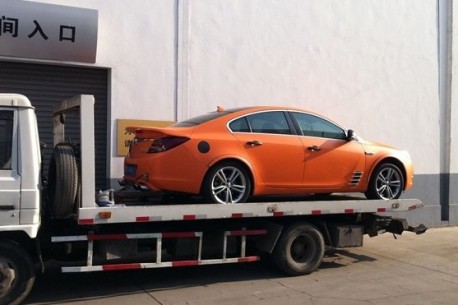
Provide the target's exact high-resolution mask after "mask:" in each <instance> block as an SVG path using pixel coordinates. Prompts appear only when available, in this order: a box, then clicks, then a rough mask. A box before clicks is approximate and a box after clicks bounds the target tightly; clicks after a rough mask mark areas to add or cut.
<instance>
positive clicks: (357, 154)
mask: <svg viewBox="0 0 458 305" xmlns="http://www.w3.org/2000/svg"><path fill="white" fill-rule="evenodd" d="M292 117H293V118H294V119H295V121H296V122H297V125H298V127H299V128H300V130H301V131H302V134H303V135H302V136H300V139H301V141H302V143H303V145H304V152H305V162H304V179H303V184H304V187H305V188H306V189H323V190H330V191H338V190H349V189H352V188H354V189H357V187H358V186H359V185H360V184H359V183H360V180H361V177H362V176H363V174H364V173H363V170H364V162H365V161H364V160H365V155H364V149H363V147H362V145H361V144H360V143H359V142H357V141H355V140H348V139H347V138H346V133H345V130H344V129H342V128H341V127H339V126H337V125H335V124H334V123H332V122H330V121H328V120H326V119H324V118H321V117H318V116H315V115H312V114H308V113H302V112H292Z"/></svg>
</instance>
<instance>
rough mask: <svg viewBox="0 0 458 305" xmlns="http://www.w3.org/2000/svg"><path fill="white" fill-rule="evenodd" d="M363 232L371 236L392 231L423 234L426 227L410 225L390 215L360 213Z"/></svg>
mask: <svg viewBox="0 0 458 305" xmlns="http://www.w3.org/2000/svg"><path fill="white" fill-rule="evenodd" d="M362 217H363V218H362V220H363V224H364V229H365V232H366V233H367V234H368V235H369V236H371V237H373V236H377V235H378V234H379V233H385V232H389V233H393V234H398V235H401V234H402V233H403V232H404V231H408V232H413V233H415V234H417V235H418V234H423V233H425V232H426V230H427V229H428V228H427V227H426V226H425V225H423V224H421V225H419V226H416V227H413V226H410V225H409V224H408V222H407V220H406V219H403V218H393V217H390V216H380V215H376V214H365V215H362Z"/></svg>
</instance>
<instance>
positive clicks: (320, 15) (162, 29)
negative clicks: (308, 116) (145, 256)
mask: <svg viewBox="0 0 458 305" xmlns="http://www.w3.org/2000/svg"><path fill="white" fill-rule="evenodd" d="M15 2H18V3H24V2H27V1H24V2H23V1H20V0H15ZM35 2H36V3H42V4H52V5H61V6H66V7H70V9H71V8H84V9H89V10H92V11H96V12H97V15H98V16H97V18H98V19H97V20H98V28H97V51H96V56H95V61H94V62H79V61H72V60H60V59H40V58H33V56H29V57H27V58H25V57H21V56H15V55H14V54H13V55H11V54H6V55H5V53H3V55H0V91H2V92H4V91H7V90H12V88H13V87H8V85H5V84H6V83H7V82H5V83H4V84H3V85H2V79H5V78H8V74H5V75H4V76H3V78H2V76H1V73H2V72H1V70H3V71H6V70H7V69H9V70H8V71H13V72H9V73H13V74H14V73H16V72H15V71H16V70H21V71H22V73H24V75H29V74H30V73H27V71H29V70H30V69H32V70H34V71H35V72H34V73H35V74H36V75H37V76H36V77H37V78H36V79H37V80H41V79H44V80H45V79H46V77H47V76H46V75H47V71H51V70H52V71H54V70H53V69H55V70H56V72H55V73H56V75H57V76H56V77H57V78H59V77H60V78H64V77H67V76H65V75H67V74H75V73H76V74H77V73H80V72H81V73H83V74H84V73H86V72H85V71H89V72H90V73H89V72H88V73H89V74H88V75H91V76H90V77H92V75H93V74H92V72H93V73H95V74H97V75H98V76H97V77H99V78H98V79H100V83H101V85H100V88H99V89H98V90H101V91H103V92H106V94H105V95H103V92H102V93H100V95H101V96H103V98H102V100H103V101H104V102H103V103H104V105H100V107H101V108H100V110H99V112H100V113H101V115H102V116H104V118H103V119H101V122H102V121H103V124H102V125H101V126H100V127H99V129H100V130H99V132H100V133H101V134H102V136H103V137H104V140H105V141H104V142H103V141H101V143H103V145H102V146H103V147H101V148H100V149H99V150H100V151H103V152H102V156H105V157H106V158H105V159H104V160H103V161H101V162H102V163H104V164H102V165H103V166H102V165H101V166H102V168H103V170H102V172H103V173H102V179H105V180H106V181H107V186H109V185H110V184H111V185H113V186H114V185H115V183H116V181H117V180H118V179H120V178H121V177H122V175H123V157H122V156H119V155H118V153H117V148H118V145H121V144H122V143H118V142H119V140H118V134H117V133H118V130H117V123H118V120H121V119H139V120H158V121H160V120H173V121H175V120H182V119H186V118H188V117H191V116H195V115H198V114H202V113H205V112H209V111H212V110H214V109H216V106H218V105H220V106H223V107H236V106H245V105H288V106H298V107H301V108H305V109H309V110H312V111H316V112H319V113H322V114H324V115H325V116H328V117H330V118H332V119H333V120H335V121H337V122H339V123H340V124H342V125H343V126H346V127H347V128H351V129H354V130H356V132H357V133H358V135H360V136H361V137H363V138H365V139H368V140H373V141H377V142H385V143H389V144H392V145H393V146H396V147H399V148H403V149H406V150H408V151H409V152H410V153H411V156H412V158H413V161H414V164H415V180H414V188H413V189H412V190H411V191H409V192H407V193H406V194H404V197H405V198H419V199H421V200H422V201H423V202H425V204H426V207H425V208H423V209H421V210H418V211H415V212H414V213H412V214H411V215H410V216H409V217H410V218H411V221H413V222H414V223H425V224H427V225H429V226H442V225H456V224H458V188H457V187H456V186H457V185H458V144H457V142H458V128H457V126H456V125H457V124H458V123H457V122H458V110H456V108H457V106H458V96H457V93H458V91H457V89H456V88H458V83H457V82H458V80H457V78H454V77H453V75H458V64H457V61H456V60H454V58H458V41H457V39H454V38H455V33H458V26H457V24H454V23H453V19H455V18H454V17H457V18H458V7H457V6H453V3H452V0H420V1H419V0H384V1H379V0H288V1H282V0H130V1H125V0H110V1H102V0H98V1H94V0H39V1H38V0H37V1H35ZM2 16H4V17H5V18H8V17H10V18H13V17H11V16H6V15H5V14H3V15H2V2H0V17H2ZM49 18H51V19H52V18H53V16H52V15H51V16H49ZM4 20H5V19H4ZM3 30H4V28H3ZM1 31H2V29H1V28H0V32H1ZM8 34H11V31H10V32H8V31H6V32H5V31H4V32H3V36H5V35H8ZM76 35H78V33H76ZM0 38H1V37H0ZM2 67H3V69H2ZM53 73H54V72H53ZM83 74H81V75H83ZM40 75H41V76H40ZM58 75H61V76H58ZM62 75H64V76H62ZM84 75H86V74H84ZM69 77H70V76H69ZM90 77H89V76H87V78H90ZM78 78H79V79H80V80H81V79H84V78H86V76H80V77H78ZM78 81H79V80H78ZM75 82H76V81H75ZM37 83H40V81H24V83H21V78H18V80H17V81H16V83H15V86H17V87H19V88H20V86H24V87H27V86H29V87H33V89H34V90H36V91H33V92H38V91H40V90H41V89H40V90H38V89H36V88H35V87H34V86H37V85H36V84H37ZM71 83H74V82H73V81H72V80H71V79H69V81H68V85H65V86H66V87H65V88H71ZM80 86H82V87H81V88H85V87H84V86H85V85H84V83H82V84H81V85H80ZM50 87H52V85H50V84H46V85H44V87H43V88H42V90H41V91H45V89H47V88H50ZM14 88H15V87H14ZM87 88H88V87H87ZM50 89H52V90H55V89H56V88H50ZM74 90H80V91H82V89H80V88H74ZM94 90H95V89H94ZM63 91H65V90H63ZM68 92H69V94H70V93H72V92H73V91H71V90H68ZM19 93H25V94H27V90H25V89H24V91H23V92H19ZM80 93H89V94H91V90H89V89H88V92H80ZM59 96H65V92H61V93H60V95H59ZM70 96H71V95H70ZM70 96H68V97H70ZM96 98H97V96H96ZM31 99H32V103H34V100H33V98H31ZM37 99H38V98H37ZM40 99H42V100H43V103H44V104H45V102H44V101H45V97H42V95H40ZM37 102H38V103H39V104H40V105H41V102H39V101H37ZM50 103H51V101H50ZM96 103H97V102H96ZM43 107H44V106H43ZM102 159H103V158H102Z"/></svg>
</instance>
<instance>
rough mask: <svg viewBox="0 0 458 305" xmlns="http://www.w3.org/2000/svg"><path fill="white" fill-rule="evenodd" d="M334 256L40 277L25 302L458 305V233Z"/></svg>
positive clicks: (389, 239)
mask: <svg viewBox="0 0 458 305" xmlns="http://www.w3.org/2000/svg"><path fill="white" fill-rule="evenodd" d="M364 243H365V245H364V247H362V248H354V249H349V250H336V251H332V252H328V254H327V256H326V258H325V260H324V261H323V263H322V265H321V267H320V269H319V270H318V271H317V272H315V273H313V274H310V275H307V276H300V277H286V276H284V275H283V274H281V273H280V272H278V271H276V269H275V268H274V267H272V266H271V265H270V264H269V262H268V261H267V262H260V263H255V264H237V265H220V266H204V267H196V268H194V267H193V268H175V269H161V270H158V269H156V270H153V269H149V270H140V271H135V272H134V271H123V272H105V273H88V274H60V273H57V271H54V272H50V273H48V274H46V275H43V276H40V277H39V278H38V279H37V282H36V285H35V287H34V289H33V291H32V293H31V295H30V297H29V298H28V299H27V300H26V301H25V304H67V305H73V304H75V305H76V304H78V305H83V304H84V305H103V304H110V305H117V304H120V305H127V304H142V305H149V304H151V305H157V304H162V305H172V304H173V305H185V304H188V305H198V304H200V305H210V304H219V305H225V304H227V305H229V304H230V305H234V304H237V305H239V304H240V305H241V304H249V305H256V304H259V305H268V304H275V305H283V304H284V305H295V304H305V305H306V304H310V305H334V304H335V305H337V304H338V305H384V304H387V305H388V304H389V305H397V304H403V305H406V304H412V305H414V304H415V305H426V304H431V305H440V304H444V305H451V304H458V227H452V228H439V229H430V230H428V231H427V232H426V233H425V234H423V235H419V236H417V235H414V234H411V233H408V232H407V233H404V234H403V235H402V236H399V237H398V239H397V240H395V239H394V238H393V236H392V235H390V234H385V235H382V236H379V237H375V238H372V239H370V238H365V240H364Z"/></svg>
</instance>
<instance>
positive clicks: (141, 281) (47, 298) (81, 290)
mask: <svg viewBox="0 0 458 305" xmlns="http://www.w3.org/2000/svg"><path fill="white" fill-rule="evenodd" d="M368 261H369V262H370V261H375V258H373V257H369V256H366V255H360V254H356V253H352V252H350V251H346V250H328V251H327V252H326V255H325V257H324V259H323V263H322V264H321V266H320V269H333V268H344V267H345V266H348V265H350V264H355V263H359V262H368ZM310 276H313V275H310ZM284 277H286V276H285V275H284V274H283V273H281V272H280V271H278V270H277V269H276V268H275V267H274V265H273V263H272V262H271V261H270V260H269V259H268V258H266V259H264V260H262V261H261V262H257V263H252V264H235V265H233V264H229V265H213V266H199V267H186V268H166V269H145V270H132V271H110V272H93V273H60V270H59V269H58V268H57V267H56V266H50V267H49V268H48V270H47V272H46V274H43V275H40V276H38V277H37V280H36V283H35V286H34V288H33V290H32V293H31V294H30V296H29V297H28V299H27V300H26V301H25V302H24V304H29V305H31V304H66V303H71V302H75V301H84V300H86V301H90V300H103V299H105V298H113V297H116V296H122V295H132V294H138V293H143V292H150V293H154V292H157V291H167V290H171V289H180V288H188V287H198V286H206V285H210V284H214V283H224V282H249V281H253V280H269V279H281V278H284Z"/></svg>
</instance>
